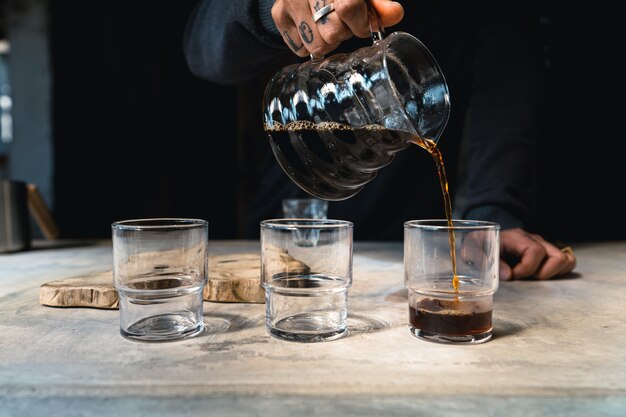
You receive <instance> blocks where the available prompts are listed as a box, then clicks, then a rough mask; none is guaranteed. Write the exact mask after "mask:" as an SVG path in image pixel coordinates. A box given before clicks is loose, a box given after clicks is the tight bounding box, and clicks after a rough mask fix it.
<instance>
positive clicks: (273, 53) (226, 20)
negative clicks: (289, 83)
mask: <svg viewBox="0 0 626 417" xmlns="http://www.w3.org/2000/svg"><path fill="white" fill-rule="evenodd" d="M273 2H274V0H236V1H235V0H202V1H201V2H200V3H199V4H198V6H197V7H196V8H195V10H194V11H193V13H192V15H191V16H190V18H189V21H188V23H187V28H186V30H185V35H184V40H183V42H184V45H183V46H184V51H185V58H186V60H187V64H188V66H189V68H190V70H191V72H192V73H193V74H195V75H196V76H198V77H200V78H204V79H206V80H209V81H212V82H214V83H218V84H236V83H239V82H243V81H248V80H250V79H253V78H254V77H255V76H258V75H259V73H261V72H263V71H266V70H268V69H269V68H271V67H272V66H274V65H275V63H276V61H277V60H285V59H287V58H288V57H290V56H292V57H294V58H295V56H293V54H292V53H291V51H289V49H288V48H287V46H286V45H285V43H284V42H283V39H282V37H281V36H280V34H279V33H278V30H277V29H276V26H275V25H274V22H273V21H272V17H271V7H272V4H273Z"/></svg>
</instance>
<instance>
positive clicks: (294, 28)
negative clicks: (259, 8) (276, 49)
mask: <svg viewBox="0 0 626 417" xmlns="http://www.w3.org/2000/svg"><path fill="white" fill-rule="evenodd" d="M272 18H273V19H274V23H275V24H276V27H277V28H278V30H279V31H280V33H281V35H282V36H283V39H284V40H285V43H286V44H287V45H288V46H289V48H290V49H291V50H292V51H293V52H294V53H295V54H296V55H298V56H300V57H305V56H307V55H311V56H315V57H321V56H324V55H325V54H327V53H328V52H331V51H332V50H333V49H336V48H337V46H339V45H338V44H334V45H330V44H328V43H327V42H326V41H324V39H323V38H322V37H321V36H320V34H319V32H318V30H317V28H316V27H315V24H314V23H313V13H312V12H311V6H310V4H309V1H308V0H302V1H278V0H277V1H276V2H275V3H274V5H273V6H272Z"/></svg>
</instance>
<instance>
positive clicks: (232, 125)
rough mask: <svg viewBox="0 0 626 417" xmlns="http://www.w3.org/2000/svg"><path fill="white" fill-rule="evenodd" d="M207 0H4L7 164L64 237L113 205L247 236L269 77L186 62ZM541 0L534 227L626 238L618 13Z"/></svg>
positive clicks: (1, 59)
mask: <svg viewBox="0 0 626 417" xmlns="http://www.w3.org/2000/svg"><path fill="white" fill-rule="evenodd" d="M196 4H197V1H195V0H193V1H192V0H179V1H176V2H172V1H156V2H155V1H150V2H149V1H146V0H134V1H130V2H129V1H122V0H107V1H105V0H92V1H88V2H80V1H76V0H61V1H55V2H53V1H51V0H0V128H1V130H0V176H2V177H6V178H12V179H15V180H21V181H25V182H28V183H33V184H37V186H38V188H39V190H40V192H41V195H42V198H43V199H44V200H45V202H46V203H47V204H48V206H49V207H51V209H52V212H53V215H54V218H55V220H56V222H57V225H58V229H59V231H60V233H61V237H63V238H110V224H111V223H112V222H113V221H115V220H119V219H131V218H147V217H168V216H176V217H199V218H203V219H207V220H208V221H209V222H210V229H211V236H210V238H211V239H222V238H237V237H241V236H242V235H243V229H244V223H245V218H246V214H247V211H248V208H249V205H250V202H251V200H252V198H253V195H254V192H255V190H256V186H257V184H258V181H259V180H260V174H259V173H260V171H261V166H262V164H263V163H266V161H267V160H271V159H267V158H269V157H270V156H271V155H270V149H269V145H268V143H267V139H266V138H265V136H264V133H263V131H262V125H261V123H262V122H261V97H262V93H263V88H264V86H265V83H266V82H267V80H259V82H258V83H253V84H251V85H246V86H239V87H225V86H218V85H214V84H211V83H209V82H206V81H203V80H201V79H198V78H196V77H195V76H194V75H192V74H191V73H190V71H189V69H188V68H187V66H186V63H185V60H184V57H183V51H182V36H183V31H184V28H185V25H186V23H187V18H188V17H189V15H190V13H191V11H192V10H193V8H194V7H195V5H196ZM529 7H534V8H535V10H536V14H537V19H539V20H540V22H541V24H542V27H543V36H544V39H543V48H544V51H543V53H544V70H545V76H546V91H545V100H544V105H545V106H544V110H543V114H544V118H543V121H542V129H541V133H540V135H541V149H540V152H541V161H540V167H539V170H540V173H541V175H540V178H541V189H540V193H539V195H538V201H539V202H540V203H539V211H538V213H537V219H536V220H537V222H536V224H537V227H536V230H537V231H538V232H540V233H541V234H542V235H544V236H545V237H547V238H551V239H559V240H568V241H581V240H600V239H624V238H626V225H624V224H623V222H620V221H619V220H618V218H616V219H615V220H614V221H612V222H611V216H612V215H613V213H619V208H620V207H621V200H622V199H623V198H622V194H623V192H622V191H621V188H620V185H621V184H620V182H621V181H620V180H621V179H622V178H624V174H623V172H622V169H623V168H622V167H623V166H624V165H623V162H622V156H621V153H620V152H619V151H617V149H619V146H620V142H621V140H622V139H623V138H624V136H625V133H626V132H625V131H626V128H625V127H624V125H623V124H622V119H623V117H622V116H621V114H619V113H620V111H621V108H622V106H621V105H619V104H615V103H619V99H620V98H621V95H622V93H623V85H624V81H623V80H622V77H621V75H620V74H619V68H620V64H619V63H618V61H619V59H620V51H621V48H619V47H618V42H619V40H620V39H621V38H622V36H621V35H620V33H621V32H622V31H623V29H622V26H623V25H622V24H621V22H617V19H618V16H619V15H620V14H619V13H617V12H615V11H614V12H612V11H611V7H607V6H605V5H603V4H602V3H594V5H587V4H585V5H584V6H583V5H580V6H577V5H575V4H573V3H568V4H563V3H559V2H556V1H549V2H541V3H540V4H539V2H537V4H535V3H532V2H531V3H529ZM269 75H271V74H269ZM452 105H453V107H454V103H453V104H452ZM598 218H603V219H605V224H603V225H602V226H601V227H599V226H598V224H597V222H595V221H592V220H595V219H598ZM34 230H37V229H36V228H34Z"/></svg>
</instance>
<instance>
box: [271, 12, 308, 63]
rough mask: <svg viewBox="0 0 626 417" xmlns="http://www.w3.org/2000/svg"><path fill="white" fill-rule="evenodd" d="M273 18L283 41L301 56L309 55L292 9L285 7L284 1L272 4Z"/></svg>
mask: <svg viewBox="0 0 626 417" xmlns="http://www.w3.org/2000/svg"><path fill="white" fill-rule="evenodd" d="M272 19H274V23H275V24H276V28H277V29H278V31H279V32H280V34H281V36H282V37H283V41H285V44H287V46H288V47H289V49H291V51H292V52H293V53H294V54H296V55H298V56H299V57H305V56H307V55H309V52H308V50H307V49H306V48H305V47H304V43H303V42H302V40H301V39H300V33H299V31H298V28H297V27H296V24H295V22H294V21H293V19H292V18H291V15H290V11H289V10H288V9H287V8H286V7H285V3H284V2H281V1H276V2H275V3H274V6H272Z"/></svg>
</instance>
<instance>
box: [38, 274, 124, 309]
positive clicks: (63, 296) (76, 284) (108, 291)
mask: <svg viewBox="0 0 626 417" xmlns="http://www.w3.org/2000/svg"><path fill="white" fill-rule="evenodd" d="M39 303H40V304H42V305H45V306H51V307H92V308H106V309H115V308H118V305H117V303H118V300H117V291H115V287H114V286H113V272H112V271H106V272H97V273H94V274H87V275H80V276H76V277H72V278H67V279H60V280H56V281H50V282H46V283H45V284H43V285H41V286H40V287H39Z"/></svg>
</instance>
